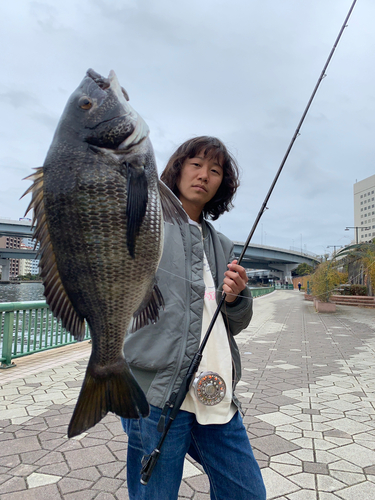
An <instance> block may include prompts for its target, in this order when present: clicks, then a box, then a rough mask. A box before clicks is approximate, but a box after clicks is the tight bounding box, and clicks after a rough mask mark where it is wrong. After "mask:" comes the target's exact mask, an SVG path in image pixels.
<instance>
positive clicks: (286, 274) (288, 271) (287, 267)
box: [272, 263, 298, 283]
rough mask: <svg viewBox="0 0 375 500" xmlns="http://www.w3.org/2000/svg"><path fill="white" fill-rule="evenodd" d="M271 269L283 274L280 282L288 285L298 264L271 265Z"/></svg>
mask: <svg viewBox="0 0 375 500" xmlns="http://www.w3.org/2000/svg"><path fill="white" fill-rule="evenodd" d="M272 267H273V268H274V269H278V270H279V271H281V272H282V273H283V277H282V280H283V281H287V282H288V283H292V271H293V269H295V268H296V267H298V264H296V263H292V264H274V263H273V264H272Z"/></svg>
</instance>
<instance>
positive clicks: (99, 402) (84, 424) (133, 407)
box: [68, 359, 150, 438]
mask: <svg viewBox="0 0 375 500" xmlns="http://www.w3.org/2000/svg"><path fill="white" fill-rule="evenodd" d="M106 371H107V374H105V375H103V374H102V375H100V376H97V375H96V373H95V367H94V364H93V363H92V362H91V360H90V362H89V364H88V367H87V371H86V376H85V379H84V381H83V384H82V388H81V392H80V393H79V396H78V401H77V404H76V407H75V408H74V412H73V415H72V418H71V420H70V423H69V427H68V437H69V438H72V437H74V436H78V435H79V434H82V432H85V431H87V430H88V429H90V428H91V427H94V425H96V424H97V423H98V422H100V420H101V419H102V418H103V417H105V415H107V413H108V412H110V411H111V412H113V413H115V414H116V415H118V416H119V417H123V418H139V417H140V416H142V417H147V416H148V414H149V413H150V407H149V405H148V402H147V399H146V396H145V395H144V392H143V391H142V389H141V388H140V386H139V385H138V382H137V381H136V380H135V378H134V376H133V375H132V373H131V372H130V369H129V366H128V364H127V362H126V361H125V359H123V360H122V362H121V363H120V366H119V364H116V367H115V369H113V370H112V371H111V367H106Z"/></svg>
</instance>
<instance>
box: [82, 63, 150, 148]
mask: <svg viewBox="0 0 375 500" xmlns="http://www.w3.org/2000/svg"><path fill="white" fill-rule="evenodd" d="M86 76H87V77H89V78H91V79H92V80H93V82H94V83H95V84H96V85H98V87H99V88H100V89H101V90H104V91H105V92H107V93H109V92H110V91H111V92H113V94H114V95H115V96H116V98H117V99H118V101H119V102H120V104H121V105H122V108H123V114H122V115H119V116H117V117H114V118H112V120H116V119H118V118H120V117H121V116H123V117H124V118H126V119H127V120H131V121H132V122H133V123H134V130H133V132H132V133H131V134H130V135H129V136H128V137H126V138H125V139H124V141H123V142H122V143H121V144H119V146H118V147H117V148H116V149H114V150H112V152H114V153H124V150H127V151H129V150H130V151H132V150H133V149H134V148H136V147H138V146H139V145H140V144H141V143H143V141H144V140H145V139H147V137H148V135H149V133H150V130H149V128H148V126H147V124H146V122H145V121H144V120H143V118H142V117H141V116H140V115H139V114H138V113H137V112H136V111H135V110H134V109H133V108H132V106H131V105H130V104H129V95H128V93H127V92H126V90H125V89H124V88H123V87H121V85H120V83H119V81H118V78H117V76H116V73H115V72H114V71H113V70H111V71H110V72H109V75H108V78H105V77H104V76H102V75H100V74H99V73H97V72H96V71H94V70H93V69H92V68H90V69H88V70H87V72H86Z"/></svg>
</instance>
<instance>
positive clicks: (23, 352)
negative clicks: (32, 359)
mask: <svg viewBox="0 0 375 500" xmlns="http://www.w3.org/2000/svg"><path fill="white" fill-rule="evenodd" d="M89 338H90V333H89V330H88V327H86V334H85V339H89ZM75 342H76V340H74V337H73V336H72V335H71V334H70V333H69V332H67V331H66V330H65V328H63V327H62V325H61V321H58V320H56V318H54V317H53V315H52V313H51V311H50V310H49V307H48V305H47V304H46V302H45V301H44V300H41V301H34V302H4V303H0V353H1V356H0V362H1V366H0V368H11V367H13V366H15V364H14V362H13V361H12V360H13V359H15V358H19V357H21V356H27V355H29V354H33V353H36V352H40V351H45V350H47V349H53V348H55V347H60V346H64V345H68V344H73V343H75Z"/></svg>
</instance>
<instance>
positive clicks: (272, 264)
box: [234, 242, 320, 282]
mask: <svg viewBox="0 0 375 500" xmlns="http://www.w3.org/2000/svg"><path fill="white" fill-rule="evenodd" d="M243 245H244V244H243V243H241V242H234V254H235V256H236V257H239V256H240V253H241V252H242V249H243ZM319 262H320V260H319V258H318V256H317V255H315V254H312V253H310V252H298V251H294V250H285V249H283V248H276V247H269V246H266V245H257V244H255V243H250V245H249V246H248V247H247V249H246V252H245V255H244V257H243V260H242V265H243V267H245V268H246V269H259V270H265V271H268V273H267V274H269V275H271V274H272V276H277V277H278V278H279V279H280V280H282V281H288V282H289V281H291V272H292V270H293V269H295V268H296V267H297V266H298V265H299V264H302V263H306V264H308V265H309V266H314V265H316V264H318V263H319Z"/></svg>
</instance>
